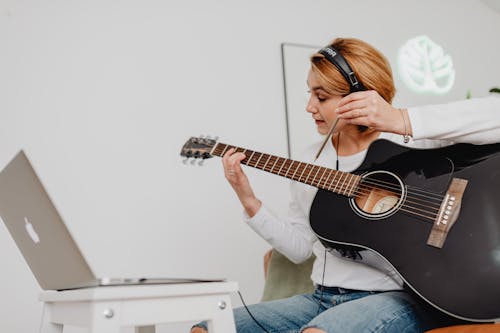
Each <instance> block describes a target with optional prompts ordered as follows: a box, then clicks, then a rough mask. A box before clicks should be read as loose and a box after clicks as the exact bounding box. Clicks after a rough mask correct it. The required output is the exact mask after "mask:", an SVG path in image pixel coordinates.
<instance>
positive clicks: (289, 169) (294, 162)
mask: <svg viewBox="0 0 500 333" xmlns="http://www.w3.org/2000/svg"><path fill="white" fill-rule="evenodd" d="M293 163H295V161H292V163H290V166H289V167H288V170H286V173H285V177H286V176H287V175H288V171H290V168H291V167H292V165H293Z"/></svg>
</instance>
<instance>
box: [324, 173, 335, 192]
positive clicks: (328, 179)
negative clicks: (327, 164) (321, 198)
mask: <svg viewBox="0 0 500 333" xmlns="http://www.w3.org/2000/svg"><path fill="white" fill-rule="evenodd" d="M332 172H333V169H330V172H329V173H328V177H326V181H325V188H326V184H328V190H330V187H331V186H332V182H331V181H330V177H331V176H332ZM333 178H335V176H334V177H333Z"/></svg>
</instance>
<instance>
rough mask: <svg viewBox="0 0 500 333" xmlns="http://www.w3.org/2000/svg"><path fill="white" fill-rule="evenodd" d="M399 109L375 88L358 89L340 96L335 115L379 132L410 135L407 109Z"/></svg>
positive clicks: (349, 122)
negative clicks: (342, 96)
mask: <svg viewBox="0 0 500 333" xmlns="http://www.w3.org/2000/svg"><path fill="white" fill-rule="evenodd" d="M402 111H403V116H404V117H405V120H406V128H405V123H404V120H403V116H402V114H401V111H400V110H399V109H397V108H395V107H393V106H392V105H391V104H389V103H387V102H386V101H385V100H384V99H383V98H382V97H381V96H380V95H379V94H378V93H377V92H376V91H375V90H368V91H358V92H354V93H351V94H349V95H347V96H346V97H344V98H342V99H341V100H340V101H339V104H338V105H337V110H336V112H337V115H338V117H339V118H341V119H343V120H344V121H345V122H346V123H348V124H354V125H364V126H367V127H370V128H373V129H375V130H377V131H380V132H391V133H396V134H402V135H403V134H407V135H411V134H412V132H411V124H410V121H409V118H408V114H407V110H406V109H403V110H402Z"/></svg>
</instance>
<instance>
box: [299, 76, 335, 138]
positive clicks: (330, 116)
mask: <svg viewBox="0 0 500 333" xmlns="http://www.w3.org/2000/svg"><path fill="white" fill-rule="evenodd" d="M307 85H308V87H309V93H310V96H309V101H308V103H307V107H306V111H307V112H309V113H310V114H311V116H312V118H313V119H314V121H315V123H316V126H317V129H318V132H319V133H320V134H328V131H329V130H330V127H331V126H332V124H333V122H334V121H335V119H336V118H337V114H336V113H335V109H336V108H337V104H338V102H339V101H340V100H341V99H342V96H340V95H330V94H328V93H327V92H326V91H325V90H324V89H323V87H322V86H321V84H320V83H319V80H318V77H317V75H316V73H314V72H313V71H312V70H310V71H309V75H308V77H307ZM338 126H339V127H340V126H341V122H339V124H338ZM339 127H338V128H339ZM339 129H340V128H339Z"/></svg>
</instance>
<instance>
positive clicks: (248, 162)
mask: <svg viewBox="0 0 500 333" xmlns="http://www.w3.org/2000/svg"><path fill="white" fill-rule="evenodd" d="M254 154H255V152H252V154H251V155H250V158H248V160H247V163H246V164H247V165H249V164H250V161H252V157H253V155H254Z"/></svg>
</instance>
